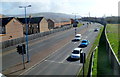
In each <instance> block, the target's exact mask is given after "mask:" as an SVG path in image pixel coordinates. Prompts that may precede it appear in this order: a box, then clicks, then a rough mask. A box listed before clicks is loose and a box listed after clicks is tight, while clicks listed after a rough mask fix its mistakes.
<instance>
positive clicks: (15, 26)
mask: <svg viewBox="0 0 120 77" xmlns="http://www.w3.org/2000/svg"><path fill="white" fill-rule="evenodd" d="M23 36H24V35H23V24H22V23H21V22H19V20H17V19H16V18H14V17H7V18H0V38H1V39H0V42H2V41H6V40H10V39H16V38H19V37H23Z"/></svg>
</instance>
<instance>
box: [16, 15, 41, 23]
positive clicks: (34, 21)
mask: <svg viewBox="0 0 120 77" xmlns="http://www.w3.org/2000/svg"><path fill="white" fill-rule="evenodd" d="M17 19H18V20H19V21H20V22H21V23H23V24H25V18H17ZM26 19H27V24H28V23H29V22H30V23H31V24H36V23H39V22H40V21H41V20H42V19H43V17H32V18H26Z"/></svg>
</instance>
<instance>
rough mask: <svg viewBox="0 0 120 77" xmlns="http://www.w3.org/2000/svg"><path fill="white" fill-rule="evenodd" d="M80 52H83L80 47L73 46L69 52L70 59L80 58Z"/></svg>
mask: <svg viewBox="0 0 120 77" xmlns="http://www.w3.org/2000/svg"><path fill="white" fill-rule="evenodd" d="M80 53H83V50H82V48H75V49H74V50H73V51H72V54H71V56H70V57H71V58H72V59H79V58H80Z"/></svg>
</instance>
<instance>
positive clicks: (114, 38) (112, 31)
mask: <svg viewBox="0 0 120 77" xmlns="http://www.w3.org/2000/svg"><path fill="white" fill-rule="evenodd" d="M106 32H107V37H108V40H109V42H110V44H111V46H112V49H113V51H114V52H115V54H116V56H117V57H118V60H119V61H120V57H119V54H118V49H119V37H118V24H107V28H106Z"/></svg>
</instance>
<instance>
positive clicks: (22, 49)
mask: <svg viewBox="0 0 120 77" xmlns="http://www.w3.org/2000/svg"><path fill="white" fill-rule="evenodd" d="M17 52H18V53H19V54H21V55H23V54H26V47H25V44H22V45H18V46H17Z"/></svg>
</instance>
